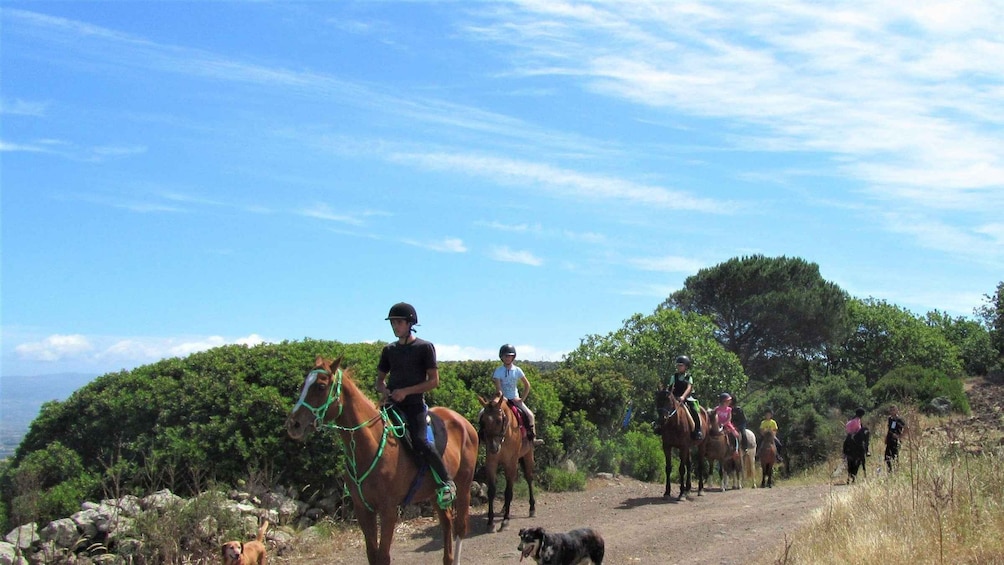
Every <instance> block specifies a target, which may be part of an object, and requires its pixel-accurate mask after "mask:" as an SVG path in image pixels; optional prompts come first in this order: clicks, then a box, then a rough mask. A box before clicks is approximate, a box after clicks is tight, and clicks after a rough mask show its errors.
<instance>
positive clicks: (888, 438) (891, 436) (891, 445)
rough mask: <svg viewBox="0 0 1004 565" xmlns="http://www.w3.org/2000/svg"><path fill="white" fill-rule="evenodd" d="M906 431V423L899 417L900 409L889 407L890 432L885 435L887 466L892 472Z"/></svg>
mask: <svg viewBox="0 0 1004 565" xmlns="http://www.w3.org/2000/svg"><path fill="white" fill-rule="evenodd" d="M905 431H906V422H904V421H903V418H900V417H899V408H897V407H895V406H891V407H889V422H888V431H887V432H886V434H885V465H886V468H887V469H888V470H889V472H890V473H891V472H892V462H893V461H894V460H895V459H897V458H898V457H899V440H900V438H901V437H902V436H903V432H905Z"/></svg>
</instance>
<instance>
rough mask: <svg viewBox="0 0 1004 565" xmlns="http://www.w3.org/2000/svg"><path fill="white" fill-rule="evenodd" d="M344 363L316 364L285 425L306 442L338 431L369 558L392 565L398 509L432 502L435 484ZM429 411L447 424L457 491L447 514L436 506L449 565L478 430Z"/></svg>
mask: <svg viewBox="0 0 1004 565" xmlns="http://www.w3.org/2000/svg"><path fill="white" fill-rule="evenodd" d="M341 362H342V359H341V358H338V359H337V360H334V361H332V360H328V359H324V358H322V357H320V356H318V357H317V359H316V361H315V363H314V365H315V368H314V370H313V371H311V372H310V373H309V374H308V375H307V378H306V380H305V381H304V384H303V390H302V391H301V393H300V400H299V401H298V402H297V403H296V405H295V406H294V407H293V411H292V413H291V414H290V415H289V419H288V420H287V421H286V432H287V433H288V434H289V437H291V438H293V439H294V440H298V441H303V440H305V439H306V438H307V436H309V435H310V433H311V432H312V431H314V430H315V429H318V428H320V427H322V426H324V427H329V428H334V429H335V430H337V431H338V435H339V436H340V437H341V440H342V444H343V446H344V448H345V449H346V450H347V451H348V454H347V455H348V457H347V458H346V459H347V463H346V470H345V484H346V486H347V488H348V490H349V491H350V493H351V495H352V504H353V507H354V509H355V515H356V517H357V518H358V520H359V525H360V527H361V528H362V530H363V536H364V537H365V538H366V558H367V559H368V560H369V562H370V563H371V564H374V563H377V564H381V565H383V564H388V563H390V544H391V541H392V540H393V537H394V526H395V524H396V523H397V518H398V507H399V506H401V505H402V504H403V503H404V502H405V501H406V499H409V498H410V501H411V502H421V501H424V500H430V499H431V500H433V501H435V500H436V490H437V488H438V484H437V483H436V480H435V479H434V478H433V475H432V471H430V470H428V469H425V466H424V465H422V466H421V468H423V469H425V471H424V472H423V474H422V475H421V476H418V471H419V468H420V467H419V465H418V464H416V462H415V458H414V457H413V456H412V455H411V454H410V453H409V452H407V451H406V450H405V448H404V446H403V445H402V441H401V438H402V437H404V436H405V435H406V434H407V432H406V431H404V430H403V429H402V428H401V427H400V426H398V425H396V424H397V423H398V420H396V419H392V415H391V412H389V411H388V409H387V408H377V407H376V405H375V404H374V403H373V401H371V400H370V399H369V398H367V397H366V395H365V394H363V392H362V391H361V390H359V387H357V386H356V383H355V382H354V381H353V380H352V377H351V371H350V370H344V371H343V370H342V369H341V368H340V366H341ZM429 412H430V413H431V414H434V415H435V416H437V417H438V418H440V419H441V420H442V422H443V424H444V425H445V429H446V433H447V435H448V439H447V444H446V451H445V452H444V453H443V463H445V464H446V468H447V469H448V470H449V471H450V472H451V473H452V474H453V480H454V481H455V482H456V485H457V497H456V500H454V501H453V505H452V506H451V507H449V508H447V509H446V510H443V509H441V508H439V506H438V505H435V504H434V506H435V507H436V512H437V513H438V514H439V524H440V526H441V527H442V530H443V563H444V565H452V564H453V563H456V562H457V561H459V559H460V553H461V549H462V546H463V540H464V537H465V536H466V535H467V527H468V517H469V515H470V504H471V482H472V481H473V480H474V465H475V463H476V460H477V456H478V436H477V432H476V431H475V430H474V426H472V425H471V423H470V422H468V421H467V419H466V418H464V417H463V416H461V415H460V414H457V413H456V412H454V411H452V410H449V409H447V408H443V407H435V408H431V409H429ZM412 491H413V492H412ZM409 494H410V495H411V496H410V497H409ZM378 518H379V537H378V535H377V534H378V532H377V519H378ZM451 542H454V543H451ZM454 544H455V547H454Z"/></svg>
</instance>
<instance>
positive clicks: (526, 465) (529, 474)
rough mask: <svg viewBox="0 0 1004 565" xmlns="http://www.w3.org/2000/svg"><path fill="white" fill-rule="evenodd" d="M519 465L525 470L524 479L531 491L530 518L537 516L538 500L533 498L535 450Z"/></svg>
mask: <svg viewBox="0 0 1004 565" xmlns="http://www.w3.org/2000/svg"><path fill="white" fill-rule="evenodd" d="M519 465H520V467H521V468H522V469H523V477H524V478H525V479H526V488H527V490H529V491H530V517H531V518H533V517H534V516H535V515H536V514H537V500H536V499H535V498H534V497H533V450H532V449H531V450H530V453H528V454H526V455H525V456H523V457H522V458H520V460H519Z"/></svg>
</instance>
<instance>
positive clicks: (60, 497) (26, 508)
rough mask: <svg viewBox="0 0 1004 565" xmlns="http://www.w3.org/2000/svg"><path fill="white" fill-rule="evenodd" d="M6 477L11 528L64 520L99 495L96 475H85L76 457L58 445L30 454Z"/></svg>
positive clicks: (77, 456)
mask: <svg viewBox="0 0 1004 565" xmlns="http://www.w3.org/2000/svg"><path fill="white" fill-rule="evenodd" d="M9 473H10V479H11V481H10V482H11V489H12V492H11V499H10V501H11V502H10V508H11V511H10V514H11V515H10V519H11V520H12V521H13V522H14V523H15V525H19V524H24V523H28V522H32V521H35V522H41V523H48V522H51V521H52V520H56V519H59V518H64V517H66V516H69V515H71V514H73V513H74V512H76V511H78V510H79V509H80V503H81V502H83V501H84V500H87V499H89V498H90V497H93V496H96V495H97V494H99V493H100V486H101V482H100V480H99V479H98V477H97V475H96V474H94V473H89V472H87V471H86V470H85V469H84V465H83V463H82V462H81V460H80V456H79V455H77V454H76V453H75V452H73V451H71V450H70V449H68V448H67V447H66V446H64V445H63V444H61V443H60V442H58V441H55V442H53V443H51V444H50V445H48V446H46V447H45V448H44V449H41V450H39V451H34V452H32V453H31V454H29V455H28V456H27V457H25V458H24V459H23V460H22V461H21V462H20V464H18V465H17V466H16V467H14V468H13V469H10V471H9Z"/></svg>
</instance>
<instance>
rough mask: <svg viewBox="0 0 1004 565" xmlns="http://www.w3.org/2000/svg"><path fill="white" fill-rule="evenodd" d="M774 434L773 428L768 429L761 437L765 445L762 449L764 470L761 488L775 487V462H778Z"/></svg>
mask: <svg viewBox="0 0 1004 565" xmlns="http://www.w3.org/2000/svg"><path fill="white" fill-rule="evenodd" d="M774 435H775V432H774V431H773V430H767V431H765V432H764V433H763V435H762V436H761V437H760V442H761V445H763V447H762V448H761V449H760V469H761V470H762V471H763V477H762V478H761V479H760V488H764V487H767V488H774V464H775V463H777V444H775V443H774Z"/></svg>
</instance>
